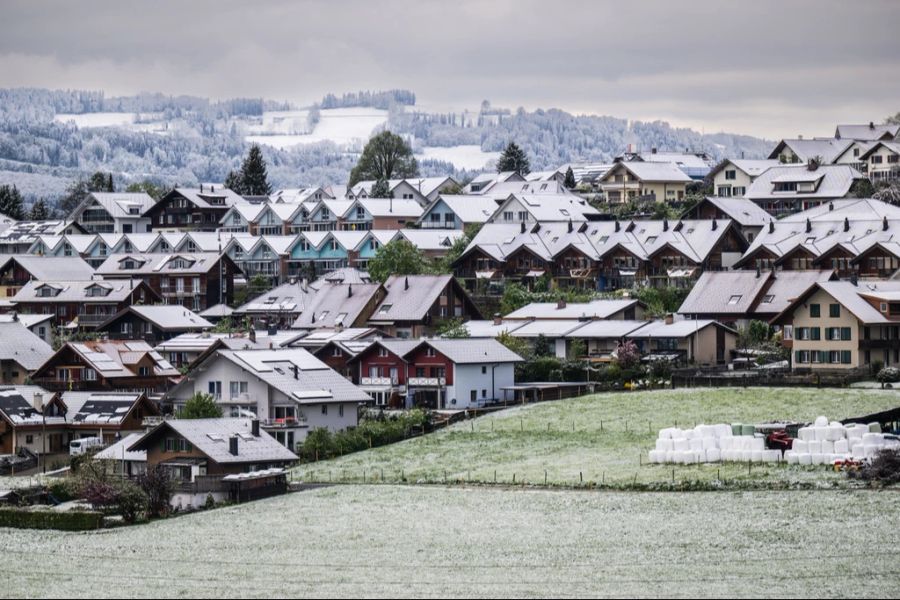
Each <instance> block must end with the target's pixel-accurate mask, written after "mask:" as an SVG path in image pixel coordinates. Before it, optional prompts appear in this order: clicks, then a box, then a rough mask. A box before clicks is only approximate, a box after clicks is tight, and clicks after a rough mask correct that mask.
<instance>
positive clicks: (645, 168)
mask: <svg viewBox="0 0 900 600" xmlns="http://www.w3.org/2000/svg"><path fill="white" fill-rule="evenodd" d="M618 168H622V169H625V170H626V171H628V172H629V173H631V174H632V175H633V176H634V177H635V178H637V179H638V180H640V181H645V182H648V183H655V182H674V183H690V182H691V178H690V177H689V176H688V175H687V174H686V173H685V172H684V171H683V170H681V169H680V168H678V165H677V164H675V163H674V162H643V161H622V162H618V163H616V164H615V165H614V166H613V167H612V168H611V169H610V170H609V171H607V172H606V173H605V174H604V175H603V177H601V178H600V182H601V183H602V182H605V181H606V180H607V178H609V176H610V175H612V174H613V173H614V172H615V171H616V170H617V169H618Z"/></svg>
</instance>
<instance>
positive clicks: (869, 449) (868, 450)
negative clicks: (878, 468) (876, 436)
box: [863, 444, 881, 458]
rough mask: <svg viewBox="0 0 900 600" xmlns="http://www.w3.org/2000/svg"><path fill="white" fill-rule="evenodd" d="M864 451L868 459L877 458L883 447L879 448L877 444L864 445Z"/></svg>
mask: <svg viewBox="0 0 900 600" xmlns="http://www.w3.org/2000/svg"><path fill="white" fill-rule="evenodd" d="M863 449H864V454H865V457H866V458H875V456H877V455H878V453H879V452H880V451H881V446H877V445H875V444H864V445H863Z"/></svg>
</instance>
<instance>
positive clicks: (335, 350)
mask: <svg viewBox="0 0 900 600" xmlns="http://www.w3.org/2000/svg"><path fill="white" fill-rule="evenodd" d="M331 356H334V357H335V358H340V357H341V349H340V348H338V347H337V346H335V347H333V348H332V349H331Z"/></svg>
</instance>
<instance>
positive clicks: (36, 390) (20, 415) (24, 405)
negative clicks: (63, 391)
mask: <svg viewBox="0 0 900 600" xmlns="http://www.w3.org/2000/svg"><path fill="white" fill-rule="evenodd" d="M35 394H41V395H42V396H43V403H44V406H46V405H47V404H48V403H49V402H50V401H51V400H53V399H54V398H55V397H56V395H55V394H54V393H53V392H48V391H47V390H45V389H43V388H41V387H38V386H36V385H15V386H0V414H2V416H4V417H5V418H6V420H8V421H9V422H10V423H11V424H12V425H13V426H18V425H41V424H43V423H44V421H45V419H44V416H43V415H42V414H41V413H40V412H38V411H37V410H36V409H35V407H34V404H33V402H34V398H35ZM46 422H47V423H48V424H50V423H53V424H57V423H64V422H65V418H63V417H53V418H51V417H48V418H47V419H46Z"/></svg>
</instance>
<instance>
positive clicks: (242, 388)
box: [228, 381, 248, 398]
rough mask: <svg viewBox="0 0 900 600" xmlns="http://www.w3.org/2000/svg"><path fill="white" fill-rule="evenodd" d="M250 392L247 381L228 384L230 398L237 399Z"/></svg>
mask: <svg viewBox="0 0 900 600" xmlns="http://www.w3.org/2000/svg"><path fill="white" fill-rule="evenodd" d="M247 390H248V387H247V382H246V381H230V382H228V397H229V398H237V397H238V396H240V395H241V394H246V393H247Z"/></svg>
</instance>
